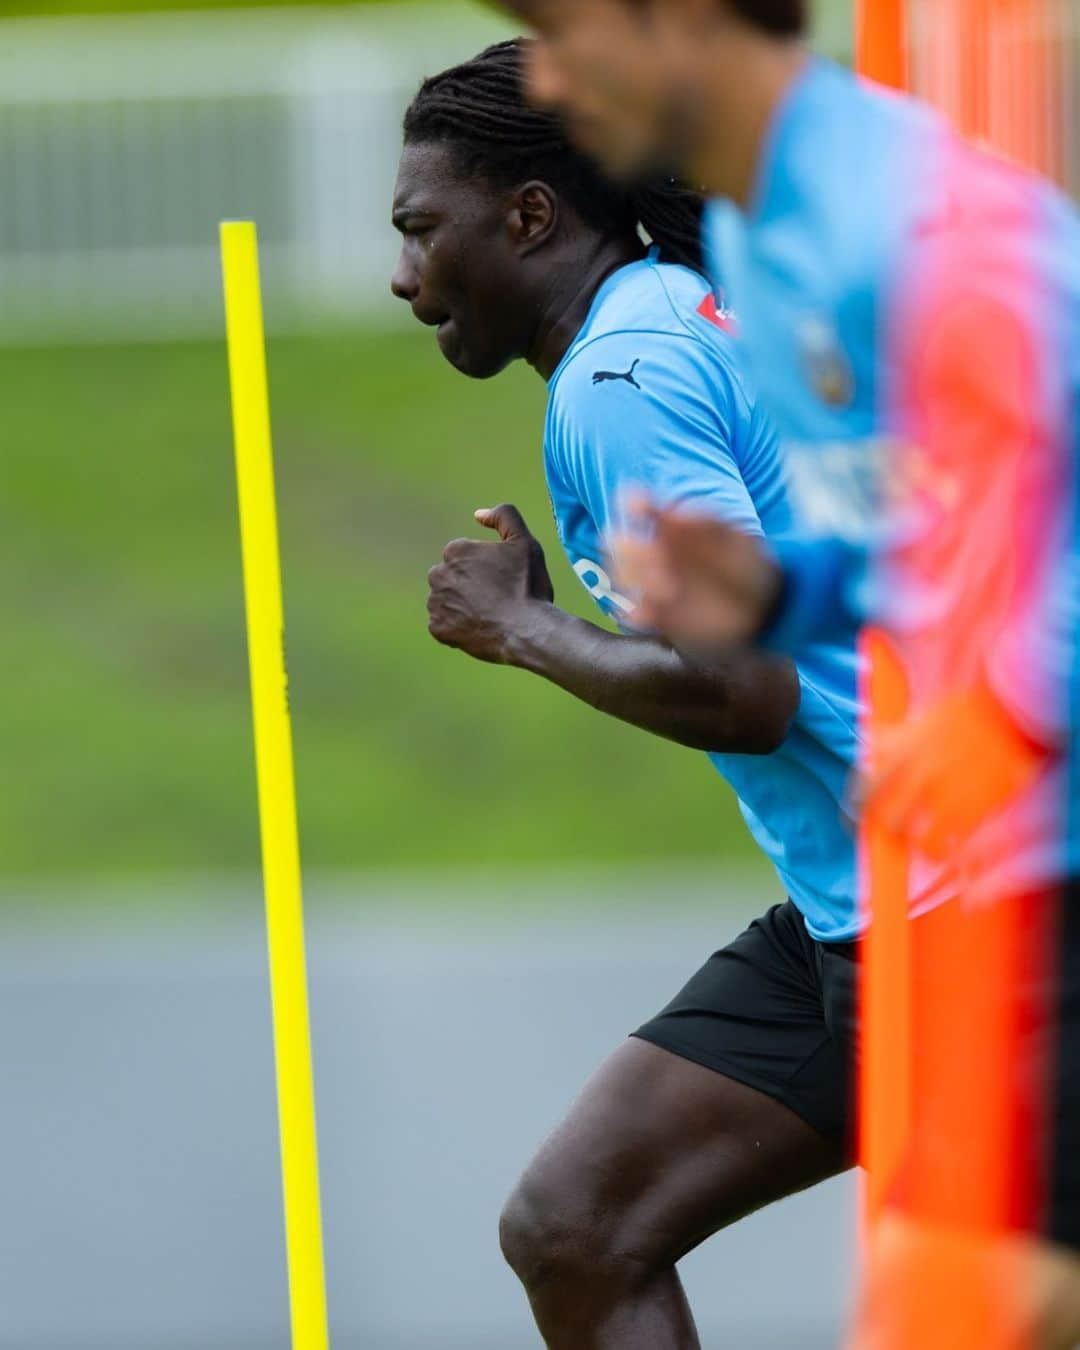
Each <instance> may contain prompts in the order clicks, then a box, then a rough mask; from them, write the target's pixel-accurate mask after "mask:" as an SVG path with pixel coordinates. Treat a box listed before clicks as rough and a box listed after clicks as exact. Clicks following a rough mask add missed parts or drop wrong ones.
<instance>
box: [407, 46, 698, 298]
mask: <svg viewBox="0 0 1080 1350" xmlns="http://www.w3.org/2000/svg"><path fill="white" fill-rule="evenodd" d="M528 42H529V39H527V38H515V39H512V40H511V41H509V42H500V43H497V44H496V45H495V46H493V47H488V48H487V50H486V51H483V52H481V53H480V55H479V56H477V57H474V58H473V60H471V61H466V62H464V64H462V65H459V66H454V67H452V68H451V69H450V70H445V71H443V72H442V74H441V75H433V76H432V77H431V78H430V79H427V80H425V81H424V83H423V84H422V85H421V86H420V90H419V92H418V93H417V95H416V97H415V98H414V99H413V101H412V103H411V104H410V105H409V108H408V110H407V112H406V113H405V123H404V130H405V141H406V143H407V144H415V143H418V142H424V141H434V142H439V143H441V144H445V145H448V146H451V147H453V149H454V151H455V153H456V154H457V156H458V159H459V162H460V164H461V167H462V169H463V170H464V171H465V172H466V173H469V174H477V175H480V176H482V177H484V178H485V179H487V181H488V182H490V183H492V184H493V185H495V186H497V187H508V188H509V187H513V186H515V185H516V184H519V183H524V182H526V181H528V180H529V179H530V178H536V179H540V180H542V181H543V182H546V183H547V184H548V185H549V186H550V187H551V188H553V189H554V191H555V192H557V193H558V194H559V195H560V196H561V197H564V198H565V199H566V200H567V201H568V202H569V203H570V205H571V206H572V207H573V208H574V210H575V211H576V212H577V214H578V215H579V216H580V217H581V219H582V220H583V221H584V222H585V223H586V224H587V225H590V226H591V227H592V228H593V229H596V230H604V231H607V232H610V233H611V234H613V235H623V234H625V235H631V234H634V233H636V232H637V230H638V226H639V225H640V227H641V228H642V229H643V230H644V231H645V233H646V234H647V235H648V236H649V238H650V239H651V241H652V242H653V243H654V244H655V245H656V246H657V247H658V248H659V250H660V256H661V258H662V259H663V261H665V262H674V263H682V264H683V266H685V267H692V268H694V269H695V270H696V271H699V272H700V271H701V270H703V265H704V260H703V257H702V250H701V216H702V212H703V210H704V206H705V203H704V199H703V198H702V197H701V196H700V195H699V194H697V193H694V192H690V191H689V190H687V189H686V188H683V187H680V186H679V185H678V184H677V183H675V182H674V181H673V180H667V181H664V182H659V183H656V184H651V185H648V186H644V187H641V188H637V189H634V190H627V189H625V188H622V187H619V186H618V185H616V184H614V183H611V182H609V181H608V179H606V178H605V177H604V175H603V174H602V173H601V171H600V170H599V169H598V167H597V166H596V165H595V164H594V163H593V161H592V160H590V159H588V158H587V157H586V156H584V155H582V154H580V153H579V152H578V151H577V150H575V149H574V147H573V146H572V145H571V144H570V142H569V141H568V140H567V138H566V133H565V132H564V130H563V127H562V123H561V122H560V121H559V119H558V118H557V117H555V116H553V115H552V114H551V113H546V112H543V111H541V110H540V109H537V108H533V107H531V106H530V105H529V103H528V102H527V101H526V98H525V91H524V81H523V71H524V58H525V54H526V52H527V50H528V47H527V44H528Z"/></svg>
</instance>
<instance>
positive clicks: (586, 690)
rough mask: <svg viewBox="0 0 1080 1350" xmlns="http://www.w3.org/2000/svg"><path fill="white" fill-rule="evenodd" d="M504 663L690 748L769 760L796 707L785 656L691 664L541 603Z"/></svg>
mask: <svg viewBox="0 0 1080 1350" xmlns="http://www.w3.org/2000/svg"><path fill="white" fill-rule="evenodd" d="M507 659H508V663H509V664H511V665H515V666H519V667H520V668H522V669H524V670H530V671H532V672H533V673H534V674H536V675H540V676H542V677H543V678H544V679H546V680H549V681H550V682H551V683H552V684H556V685H558V686H559V687H560V688H561V689H565V690H566V691H567V693H570V694H573V695H574V697H575V698H579V699H581V700H582V702H584V703H587V704H589V706H590V707H593V708H596V709H598V710H599V711H601V712H604V713H607V714H609V715H610V716H612V717H617V718H619V720H620V721H623V722H629V723H630V724H631V725H633V726H636V727H641V728H642V729H644V730H646V731H650V732H652V733H654V734H655V735H657V736H663V737H665V738H667V739H668V740H672V741H677V742H678V743H679V744H680V745H686V746H690V747H691V748H692V749H695V750H709V751H722V752H727V753H731V754H769V753H771V752H772V751H774V750H776V749H778V748H779V746H780V745H781V744H782V742H783V740H784V739H785V737H786V735H787V732H788V730H789V728H790V725H791V721H792V718H793V717H794V716H795V713H796V712H797V710H798V706H799V681H798V676H797V674H796V672H795V669H794V667H793V666H792V664H791V663H790V662H789V661H787V660H785V659H783V658H780V657H776V656H771V655H769V654H767V653H761V652H754V651H744V650H739V651H736V652H732V653H731V654H730V655H726V656H722V657H718V658H716V659H715V660H714V661H711V662H710V663H709V664H708V665H705V664H697V663H693V662H691V661H688V660H687V659H686V658H685V657H683V656H681V655H680V654H679V653H678V652H677V651H675V650H674V649H673V648H671V647H669V646H668V645H666V644H665V643H663V642H660V641H657V640H656V639H653V638H649V637H634V636H628V635H623V634H616V633H609V632H607V631H606V630H605V629H603V628H598V627H597V626H596V625H594V624H591V623H587V622H586V621H585V620H584V619H579V618H576V617H575V616H574V615H572V614H568V613H566V612H565V611H564V610H560V609H557V608H555V606H554V605H549V604H545V603H542V602H534V603H531V604H530V605H529V606H528V607H527V608H526V611H525V613H524V615H523V616H522V622H521V624H520V625H518V627H517V631H515V633H514V634H513V636H512V637H511V638H510V640H509V642H508V649H507Z"/></svg>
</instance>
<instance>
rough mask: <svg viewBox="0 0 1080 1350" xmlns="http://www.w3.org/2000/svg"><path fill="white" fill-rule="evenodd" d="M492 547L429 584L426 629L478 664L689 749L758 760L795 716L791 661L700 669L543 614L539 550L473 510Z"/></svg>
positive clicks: (714, 662)
mask: <svg viewBox="0 0 1080 1350" xmlns="http://www.w3.org/2000/svg"><path fill="white" fill-rule="evenodd" d="M477 519H478V520H479V521H480V523H481V524H482V525H485V526H487V527H488V528H489V529H493V530H496V531H498V534H499V541H498V542H497V543H495V542H491V543H488V542H485V541H481V540H475V539H458V540H455V541H454V542H453V543H451V544H448V545H447V547H446V549H445V551H444V553H443V561H442V562H441V563H440V564H439V565H438V566H436V567H434V568H432V570H431V572H430V573H429V575H428V580H429V584H430V588H431V589H430V595H429V597H428V615H429V624H428V627H429V629H430V631H431V633H432V636H433V637H435V638H436V639H437V640H438V641H439V642H442V643H444V644H445V645H446V646H448V647H456V648H458V649H459V650H461V651H465V652H468V653H469V655H471V656H473V657H475V658H476V659H478V660H481V661H490V662H493V663H495V664H499V665H511V666H517V667H519V668H520V669H522V670H529V671H532V672H533V674H535V675H540V676H542V677H543V678H544V679H546V680H549V681H550V682H551V683H552V684H556V685H558V686H559V687H560V688H561V689H565V690H566V691H567V693H570V694H573V695H574V697H575V698H579V699H581V700H582V702H584V703H587V704H589V705H590V707H593V708H596V709H598V710H599V711H600V712H604V713H608V714H610V715H611V716H612V717H617V718H619V719H620V720H621V721H623V722H629V723H630V724H631V725H633V726H636V727H641V728H642V729H643V730H645V731H651V732H653V733H654V734H655V735H657V736H663V737H665V738H667V739H668V740H672V741H677V742H678V743H679V744H680V745H686V746H689V747H690V748H691V749H694V750H711V751H722V752H726V753H729V754H746V755H765V754H771V753H772V752H773V751H774V750H777V749H778V748H779V747H780V745H781V744H782V743H783V741H784V739H785V738H786V736H787V734H788V731H789V729H790V727H791V721H792V719H793V718H794V716H795V713H796V712H797V710H798V706H799V681H798V676H797V675H796V673H795V668H794V666H793V665H792V664H791V662H790V661H787V660H784V659H782V658H778V657H773V656H770V655H765V654H763V653H760V652H755V651H751V650H743V649H740V650H737V651H732V652H731V653H729V654H727V655H720V656H717V657H716V658H715V659H711V660H710V662H709V664H707V665H706V664H699V663H696V662H692V661H690V660H688V659H687V658H686V657H684V656H682V655H680V654H679V653H678V652H677V651H675V650H674V649H673V648H672V647H670V646H669V645H667V644H666V643H664V642H662V641H659V640H657V639H654V638H650V637H635V636H627V635H621V634H616V633H610V632H608V631H606V630H605V629H603V628H598V627H597V626H596V625H595V624H591V623H587V622H586V621H585V620H584V619H579V618H577V617H575V616H574V615H572V614H568V613H566V612H565V611H564V610H560V609H557V608H556V606H555V604H554V591H553V589H552V585H551V580H550V577H549V576H548V570H547V565H546V563H545V561H544V553H543V549H542V548H541V547H540V545H539V543H538V542H537V541H536V540H535V539H534V538H533V536H532V535H531V534H530V533H529V530H528V527H527V526H526V524H525V522H524V520H523V519H522V517H521V515H520V513H519V512H518V511H517V509H516V508H515V507H513V506H500V507H496V508H495V510H493V511H479V512H477Z"/></svg>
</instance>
